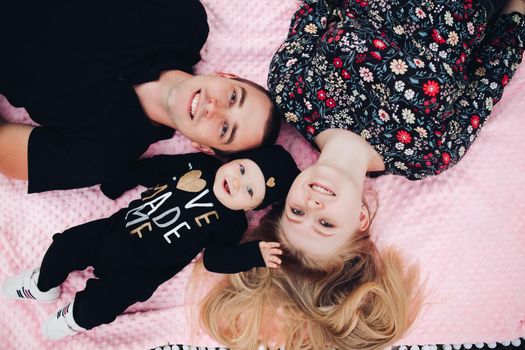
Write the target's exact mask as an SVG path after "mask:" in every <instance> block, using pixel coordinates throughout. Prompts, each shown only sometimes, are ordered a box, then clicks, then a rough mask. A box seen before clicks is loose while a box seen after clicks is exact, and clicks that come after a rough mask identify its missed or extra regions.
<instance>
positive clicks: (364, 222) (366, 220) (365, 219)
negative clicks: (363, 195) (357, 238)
mask: <svg viewBox="0 0 525 350" xmlns="http://www.w3.org/2000/svg"><path fill="white" fill-rule="evenodd" d="M368 226H370V212H369V211H368V207H367V206H366V205H364V204H363V205H361V213H360V214H359V230H361V231H366V230H367V229H368Z"/></svg>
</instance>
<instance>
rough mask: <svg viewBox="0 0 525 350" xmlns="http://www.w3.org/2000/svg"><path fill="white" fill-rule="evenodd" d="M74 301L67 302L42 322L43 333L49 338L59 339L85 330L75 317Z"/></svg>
mask: <svg viewBox="0 0 525 350" xmlns="http://www.w3.org/2000/svg"><path fill="white" fill-rule="evenodd" d="M73 303H74V301H72V302H71V303H69V304H67V305H66V306H64V307H63V308H61V309H60V310H58V311H57V312H56V313H55V314H53V315H51V316H49V318H48V319H47V320H46V321H45V322H44V323H43V324H42V334H43V335H44V337H46V338H47V339H49V340H59V339H62V338H65V337H67V336H70V335H75V334H77V332H79V331H85V329H84V328H82V327H80V326H79V325H78V324H77V323H76V322H75V320H74V319H73Z"/></svg>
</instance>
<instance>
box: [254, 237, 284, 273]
mask: <svg viewBox="0 0 525 350" xmlns="http://www.w3.org/2000/svg"><path fill="white" fill-rule="evenodd" d="M279 246H280V244H279V243H277V242H264V241H261V242H259V249H261V254H262V256H263V259H264V263H265V264H266V266H267V267H272V268H278V267H279V265H280V264H281V259H279V257H278V256H277V255H281V254H282V253H283V251H282V250H281V249H278V248H279Z"/></svg>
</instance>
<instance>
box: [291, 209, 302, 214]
mask: <svg viewBox="0 0 525 350" xmlns="http://www.w3.org/2000/svg"><path fill="white" fill-rule="evenodd" d="M291 210H292V213H293V214H294V215H297V216H303V215H304V211H302V210H300V209H297V208H291Z"/></svg>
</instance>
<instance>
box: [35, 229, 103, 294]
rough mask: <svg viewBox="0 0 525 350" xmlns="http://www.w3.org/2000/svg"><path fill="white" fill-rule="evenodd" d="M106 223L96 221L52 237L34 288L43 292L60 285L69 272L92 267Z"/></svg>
mask: <svg viewBox="0 0 525 350" xmlns="http://www.w3.org/2000/svg"><path fill="white" fill-rule="evenodd" d="M109 224H110V220H108V219H100V220H95V221H90V222H87V223H85V224H83V225H79V226H75V227H72V228H70V229H68V230H66V231H64V232H63V233H57V234H55V235H54V236H53V243H51V246H49V248H48V250H47V252H46V254H45V256H44V259H43V260H42V264H41V266H40V276H39V278H38V288H39V289H40V290H42V291H47V290H49V289H51V288H53V287H56V286H59V285H61V284H62V282H64V280H65V279H66V278H67V276H68V275H69V273H70V272H72V271H75V270H84V269H85V268H87V267H88V266H93V265H94V264H95V262H96V258H97V256H98V252H99V250H100V249H101V242H102V241H103V237H104V236H105V235H107V234H108V230H109V228H108V226H109Z"/></svg>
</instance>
